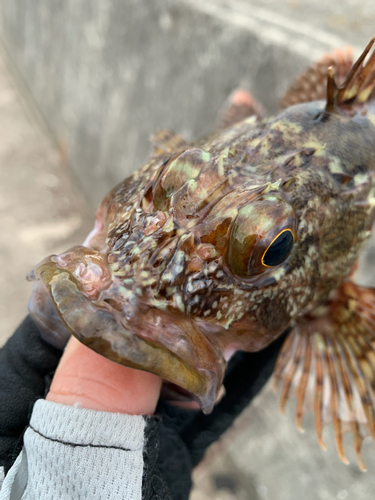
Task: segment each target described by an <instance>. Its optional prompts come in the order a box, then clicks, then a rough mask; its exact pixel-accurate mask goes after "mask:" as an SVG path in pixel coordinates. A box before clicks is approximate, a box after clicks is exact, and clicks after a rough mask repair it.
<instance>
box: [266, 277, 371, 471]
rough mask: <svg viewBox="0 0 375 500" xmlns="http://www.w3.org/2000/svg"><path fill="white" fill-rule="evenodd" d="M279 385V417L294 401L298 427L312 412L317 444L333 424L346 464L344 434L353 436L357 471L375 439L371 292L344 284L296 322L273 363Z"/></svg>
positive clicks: (363, 467) (341, 456) (349, 283)
mask: <svg viewBox="0 0 375 500" xmlns="http://www.w3.org/2000/svg"><path fill="white" fill-rule="evenodd" d="M274 381H275V385H276V384H277V383H279V382H282V383H283V388H282V393H281V402H280V405H281V411H283V410H284V408H285V404H286V402H287V400H288V399H289V398H291V397H293V396H296V397H297V410H296V422H297V426H298V428H299V429H300V430H302V418H303V415H304V414H305V413H307V412H308V411H310V410H314V411H315V424H316V430H317V434H318V441H319V444H320V445H321V446H322V447H323V448H325V444H324V441H323V437H322V434H323V427H324V425H325V424H327V423H328V422H333V424H334V429H335V437H336V445H337V450H338V453H339V456H340V458H341V460H342V461H343V462H344V463H348V460H347V458H346V456H345V452H344V447H343V433H345V432H348V431H351V432H352V433H353V437H354V448H355V452H356V455H357V459H358V464H359V467H360V468H361V469H362V470H366V468H365V465H364V462H363V460H362V457H361V446H362V441H363V439H364V437H365V436H372V437H373V439H375V289H373V288H365V287H360V286H358V285H355V284H354V283H353V282H352V281H350V280H347V281H345V282H344V283H343V284H342V286H341V287H340V289H339V290H338V291H337V292H336V297H335V298H334V299H333V300H330V301H327V302H326V303H324V304H322V305H321V306H319V307H317V308H316V309H315V310H314V311H312V312H311V313H309V314H308V315H305V316H303V317H300V318H298V319H297V321H296V324H295V326H294V328H293V330H292V332H291V333H290V335H289V336H288V337H287V339H286V341H285V343H284V345H283V347H282V349H281V352H280V355H279V358H278V361H277V363H276V368H275V375H274Z"/></svg>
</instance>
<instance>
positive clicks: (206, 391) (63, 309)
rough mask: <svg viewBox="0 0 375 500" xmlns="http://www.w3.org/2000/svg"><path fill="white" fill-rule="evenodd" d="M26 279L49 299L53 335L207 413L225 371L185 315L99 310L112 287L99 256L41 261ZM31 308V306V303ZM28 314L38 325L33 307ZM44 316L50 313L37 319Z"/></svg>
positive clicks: (87, 252)
mask: <svg viewBox="0 0 375 500" xmlns="http://www.w3.org/2000/svg"><path fill="white" fill-rule="evenodd" d="M28 279H29V280H30V281H35V282H36V287H37V288H36V289H37V290H38V293H41V288H42V289H44V292H43V293H44V294H45V291H46V290H47V292H48V296H49V297H50V298H51V299H52V302H53V306H54V309H55V311H56V312H57V314H58V316H59V318H60V319H61V321H62V323H63V325H64V326H63V328H62V329H61V328H60V332H57V334H59V333H61V332H63V334H65V337H66V332H70V333H71V334H73V335H74V336H75V337H76V338H77V339H78V340H79V341H80V342H82V343H83V344H84V345H86V346H88V347H89V348H91V349H93V350H94V351H96V352H97V353H99V354H101V355H103V356H105V357H106V358H108V359H110V360H112V361H114V362H116V363H119V364H121V365H125V366H128V367H130V368H135V369H139V370H144V371H148V372H150V373H154V374H156V375H158V376H160V377H161V378H163V379H164V380H165V381H167V382H169V383H171V384H173V386H176V387H180V388H181V389H182V392H183V393H185V394H186V393H187V394H191V396H192V399H194V400H196V401H197V402H198V403H199V405H200V407H201V409H202V411H203V412H204V413H209V412H210V411H212V408H213V406H214V404H215V401H216V398H217V395H218V392H219V390H220V387H221V385H222V380H223V377H224V371H225V367H226V362H225V360H224V358H223V356H222V353H221V351H220V349H219V348H217V347H215V346H214V345H213V344H212V343H211V342H210V341H209V339H208V338H207V337H206V336H205V335H204V334H203V333H202V332H201V331H200V330H199V328H198V327H197V325H196V324H195V323H194V321H193V320H192V319H190V318H188V317H186V316H175V315H174V314H171V313H168V312H166V311H161V310H159V309H156V308H155V307H151V306H149V307H145V305H144V304H139V307H137V305H136V306H135V307H134V304H132V307H133V310H134V309H135V313H134V314H133V315H132V317H131V318H129V317H127V318H126V315H125V314H122V313H121V311H120V312H119V311H117V313H116V314H114V313H113V311H112V310H111V309H109V308H105V307H101V306H100V300H99V299H100V294H101V292H102V291H103V290H107V292H108V289H109V288H110V287H111V286H112V284H113V283H112V277H111V274H110V271H109V268H108V265H107V262H106V256H105V255H104V254H101V253H99V252H96V251H95V250H92V249H89V248H87V247H83V246H82V247H81V246H77V247H73V248H72V249H70V250H68V251H67V252H65V253H64V254H61V255H58V256H56V255H52V256H50V257H47V258H46V259H44V260H43V261H42V262H41V263H40V264H38V265H37V266H36V267H35V268H34V270H33V271H32V272H31V273H30V275H29V276H28ZM43 285H44V286H43ZM34 286H35V285H34ZM107 295H108V293H107ZM31 304H34V306H35V300H34V303H33V301H31ZM29 310H30V314H31V316H32V317H33V318H34V319H36V321H37V323H38V325H40V319H41V315H40V314H39V316H38V308H37V307H30V309H29ZM50 314H51V308H49V309H47V310H46V311H45V313H44V316H43V317H45V316H48V315H50ZM44 323H45V324H46V325H47V329H48V322H44ZM50 324H51V322H50ZM55 330H56V328H55Z"/></svg>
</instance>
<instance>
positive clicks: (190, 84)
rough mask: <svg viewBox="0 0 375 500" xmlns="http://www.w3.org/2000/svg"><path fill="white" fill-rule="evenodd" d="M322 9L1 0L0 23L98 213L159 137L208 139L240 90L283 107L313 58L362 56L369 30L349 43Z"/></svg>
mask: <svg viewBox="0 0 375 500" xmlns="http://www.w3.org/2000/svg"><path fill="white" fill-rule="evenodd" d="M346 3H348V4H349V2H348V0H347V2H346ZM357 3H358V2H357ZM321 4H322V5H321V6H320V7H323V5H324V4H323V2H321ZM336 4H337V2H335V5H336ZM360 4H363V5H366V6H368V5H370V2H369V1H368V0H367V1H365V0H362V1H361V2H360ZM282 5H284V7H282ZM313 5H315V3H312V2H306V1H305V2H294V3H293V2H277V1H276V0H275V1H274V2H270V4H269V7H268V6H267V4H263V2H260V1H259V2H258V4H256V2H255V3H253V2H250V1H248V0H247V1H245V0H231V2H227V1H224V0H205V1H202V0H143V1H138V0H80V1H79V2H77V1H76V0H66V1H64V2H58V1H50V0H39V1H38V2H31V1H26V2H25V1H20V0H2V2H1V4H0V26H1V30H2V33H3V39H4V41H5V44H6V47H7V49H8V51H9V54H10V55H11V57H12V58H13V60H14V61H15V63H16V65H17V67H18V68H19V71H20V74H21V75H22V77H23V79H24V81H25V82H27V86H28V87H29V89H30V90H31V93H32V95H33V97H34V99H35V101H36V102H37V104H38V106H39V108H40V110H41V112H42V114H43V115H44V117H45V118H46V121H47V123H48V124H49V126H50V127H51V130H52V131H53V134H54V136H55V137H56V140H57V141H58V143H59V147H60V150H61V151H63V154H64V155H66V156H67V158H68V159H69V162H70V164H71V165H72V167H73V169H74V170H75V172H76V174H77V176H78V178H79V180H80V183H81V186H82V188H83V190H84V192H85V194H86V196H87V198H88V199H89V200H90V201H91V203H92V205H93V206H94V205H95V206H96V204H97V203H98V202H99V201H100V199H101V198H102V197H103V195H104V194H105V193H106V192H107V191H108V189H109V188H110V187H112V186H113V185H114V184H115V183H117V182H119V181H120V180H122V178H123V177H124V175H126V174H128V173H129V172H131V171H132V170H134V169H135V168H138V167H139V166H140V165H141V164H142V163H143V161H144V160H145V158H146V157H147V153H148V151H149V144H148V137H149V135H150V134H151V133H153V132H155V131H156V130H158V129H160V128H163V127H168V128H172V129H173V130H175V131H176V132H178V133H180V134H181V135H183V136H184V137H185V138H187V139H191V138H193V137H198V136H200V135H202V134H205V133H207V132H209V131H210V130H211V129H212V125H213V123H214V121H215V117H216V113H217V110H218V109H219V108H220V106H221V104H222V103H223V101H224V99H225V98H226V97H227V95H228V94H229V93H230V91H231V90H233V89H234V88H236V87H237V86H238V85H241V86H245V87H247V88H249V89H250V90H251V91H252V92H253V93H254V95H255V96H256V97H257V98H258V99H260V100H261V101H262V103H263V104H264V105H265V107H266V109H268V110H274V109H275V107H276V103H277V101H278V98H279V97H280V95H281V94H282V92H283V90H284V89H285V87H286V85H287V83H288V82H289V81H290V79H291V77H292V75H294V74H296V73H297V72H299V71H300V70H301V69H302V68H303V67H304V65H306V64H308V62H309V61H310V60H311V59H313V58H316V57H318V56H319V55H321V54H322V53H323V52H325V51H328V50H331V49H332V48H335V47H338V46H342V45H343V44H344V45H347V43H348V42H349V41H354V43H355V45H356V46H357V47H359V48H362V46H363V45H364V44H365V43H366V42H367V41H368V38H369V36H368V34H367V33H357V32H356V33H355V36H352V40H348V38H349V37H345V39H344V40H343V39H341V38H340V37H339V36H337V35H335V34H332V33H330V32H329V31H325V30H324V29H322V19H321V18H322V17H323V18H324V19H325V17H326V16H324V15H322V14H320V12H319V9H316V8H315V7H314V6H313ZM319 5H320V4H319ZM306 9H307V10H306ZM330 9H331V8H330ZM332 10H333V8H332ZM341 10H342V11H343V12H344V8H342V9H341ZM341 10H340V12H341ZM353 10H354V7H353V6H352V8H351V11H350V13H351V12H352V11H353ZM356 10H359V8H358V7H357V8H356ZM306 12H307V15H306ZM312 12H315V15H314V16H313V15H312ZM312 20H314V24H313V23H312ZM367 22H368V23H369V22H370V21H369V20H368V21H367ZM319 26H320V27H319ZM323 27H326V28H329V26H328V25H324V26H323ZM338 34H342V30H341V31H339V32H338Z"/></svg>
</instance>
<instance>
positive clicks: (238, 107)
mask: <svg viewBox="0 0 375 500" xmlns="http://www.w3.org/2000/svg"><path fill="white" fill-rule="evenodd" d="M249 116H256V117H257V118H258V119H259V120H261V119H262V118H263V117H264V111H263V108H262V106H261V105H260V104H259V103H258V102H257V101H256V100H255V99H254V97H253V96H252V95H251V94H250V93H249V92H247V91H246V90H243V89H236V90H234V91H233V92H232V93H231V94H230V95H229V96H228V98H227V99H226V101H225V102H224V104H223V106H222V108H221V109H220V111H219V113H218V115H217V119H216V129H224V128H227V127H231V126H232V125H235V124H236V123H238V122H240V121H242V120H244V119H245V118H248V117H249Z"/></svg>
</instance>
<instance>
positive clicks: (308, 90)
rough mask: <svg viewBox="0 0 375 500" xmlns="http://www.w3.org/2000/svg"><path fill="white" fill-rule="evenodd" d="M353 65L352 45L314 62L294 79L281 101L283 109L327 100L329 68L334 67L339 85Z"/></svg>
mask: <svg viewBox="0 0 375 500" xmlns="http://www.w3.org/2000/svg"><path fill="white" fill-rule="evenodd" d="M352 65H353V51H352V49H351V47H347V48H346V49H343V50H339V49H336V50H334V51H333V52H331V53H329V54H325V55H324V56H323V57H322V58H321V59H320V60H319V61H316V62H314V63H313V64H312V65H311V66H309V67H308V68H307V69H306V71H304V72H303V73H302V74H301V75H299V76H297V78H296V79H295V80H294V81H293V83H292V84H291V85H290V86H289V87H288V89H287V90H286V92H285V94H284V95H283V97H282V98H281V100H280V102H279V107H280V108H281V109H284V108H287V107H289V106H292V105H294V104H300V103H302V102H310V101H319V100H325V99H326V96H327V68H329V67H332V69H333V71H334V73H335V80H336V83H337V85H341V84H342V83H343V82H344V80H345V78H346V76H347V75H348V73H349V72H350V69H351V67H352Z"/></svg>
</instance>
